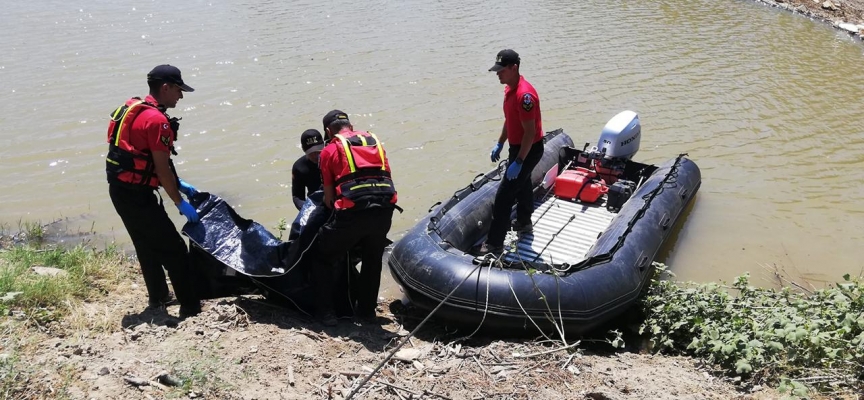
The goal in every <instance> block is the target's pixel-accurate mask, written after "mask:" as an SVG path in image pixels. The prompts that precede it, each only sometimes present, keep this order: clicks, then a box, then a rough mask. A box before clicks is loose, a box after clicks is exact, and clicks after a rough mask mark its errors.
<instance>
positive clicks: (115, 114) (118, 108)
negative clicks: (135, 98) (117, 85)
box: [111, 106, 123, 119]
mask: <svg viewBox="0 0 864 400" xmlns="http://www.w3.org/2000/svg"><path fill="white" fill-rule="evenodd" d="M122 109H123V106H120V107H117V109H116V110H114V113H112V114H111V119H117V114H120V110H122Z"/></svg>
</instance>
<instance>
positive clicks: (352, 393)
mask: <svg viewBox="0 0 864 400" xmlns="http://www.w3.org/2000/svg"><path fill="white" fill-rule="evenodd" d="M480 267H482V265H478V266H476V267H474V269H473V270H471V272H470V273H468V275H465V278H463V279H462V282H459V284H458V285H456V287H454V288H453V290H451V291H450V293H448V294H447V296H445V297H444V299H443V300H441V302H440V303H438V305H437V306H435V308H434V309H433V310H432V311H431V312H430V313H429V315H427V316H426V318H424V319H423V321H420V324H418V325H417V327H416V328H414V330H413V331H411V333H409V334H408V336H405V338H404V339H402V342H401V343H399V345H397V346H396V347H395V348H393V350H390V353H389V354H387V357H384V360H383V361H381V362H380V363H379V364H378V366H377V367H375V369H374V370H372V372H370V373H369V375H366V377H365V378H363V380H362V381H361V382H360V384H359V385H357V387H355V388H354V390H352V391H351V393H348V396H346V397H345V400H351V399H352V398H354V395H356V394H357V392H358V391H359V390H360V388H362V387H363V385H365V384H366V383H367V382H369V380H370V379H372V377H373V376H375V374H377V373H378V371H380V370H381V368H382V367H384V365H386V364H387V362H388V361H390V359H391V358H393V356H394V355H395V354H396V352H397V351H399V349H401V348H402V346H404V345H405V343H408V340H409V339H411V337H412V336H414V334H415V333H417V331H419V330H420V328H422V327H423V325H424V324H426V321H428V320H429V318H432V316H433V315H435V312H437V311H438V309H439V308H441V306H443V305H444V303H445V302H447V300H449V299H450V296H452V295H453V293H455V292H456V290H457V289H459V287H460V286H462V284H463V283H465V281H467V280H468V278H470V277H471V275H474V272H476V271H477V270H479V269H480ZM478 276H479V273H478Z"/></svg>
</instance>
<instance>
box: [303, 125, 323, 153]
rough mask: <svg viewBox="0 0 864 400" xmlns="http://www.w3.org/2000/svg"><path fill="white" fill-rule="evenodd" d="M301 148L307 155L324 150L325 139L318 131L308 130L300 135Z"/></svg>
mask: <svg viewBox="0 0 864 400" xmlns="http://www.w3.org/2000/svg"><path fill="white" fill-rule="evenodd" d="M300 147H302V148H303V152H304V153H306V154H309V153H314V152H316V151H321V150H324V138H323V137H322V136H321V132H318V130H317V129H307V130H305V131H303V133H302V134H301V135H300Z"/></svg>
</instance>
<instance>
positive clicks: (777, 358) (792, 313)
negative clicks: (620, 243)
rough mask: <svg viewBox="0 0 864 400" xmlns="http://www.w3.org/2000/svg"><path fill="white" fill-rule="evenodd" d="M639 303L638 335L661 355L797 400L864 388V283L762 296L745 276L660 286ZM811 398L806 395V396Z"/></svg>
mask: <svg viewBox="0 0 864 400" xmlns="http://www.w3.org/2000/svg"><path fill="white" fill-rule="evenodd" d="M657 267H658V268H657V270H658V277H656V278H655V280H654V282H653V283H652V286H651V288H650V289H649V293H648V294H647V295H646V296H644V297H643V299H642V300H641V304H640V306H641V308H642V312H643V313H644V314H645V320H644V322H643V323H642V325H641V326H640V328H639V332H640V334H645V335H647V336H648V337H649V338H650V342H651V345H652V346H653V349H654V350H655V351H658V352H667V353H682V354H689V355H692V356H696V357H701V358H704V359H706V360H708V361H710V362H713V363H715V364H717V365H718V366H720V367H721V368H723V369H724V370H725V371H726V372H727V373H728V374H730V375H736V376H741V377H742V378H744V379H750V380H752V381H754V382H756V381H768V382H769V383H774V384H777V383H779V384H780V387H781V388H782V389H784V390H786V391H787V392H788V393H790V394H791V395H793V396H803V395H806V393H805V392H804V391H803V389H802V388H807V387H810V388H813V389H815V390H816V391H819V392H823V393H828V392H836V391H843V390H851V391H861V390H864V385H862V383H861V379H862V378H864V364H862V363H864V282H862V281H861V280H859V279H851V278H850V276H849V275H846V276H844V277H843V278H844V280H843V282H841V283H838V284H835V285H833V286H831V287H826V288H824V289H820V290H816V291H815V292H813V293H802V292H800V291H795V290H793V289H791V288H788V287H784V288H782V289H779V290H777V289H764V288H757V287H753V286H751V285H750V284H749V276H748V275H747V274H745V275H742V276H739V277H738V278H736V279H735V282H734V283H733V284H732V285H731V286H727V285H721V284H715V283H709V284H701V285H697V284H692V283H689V284H676V283H674V282H671V281H668V280H660V279H659V275H661V274H663V272H664V271H665V267H664V266H663V265H658V266H657ZM802 393H805V394H802Z"/></svg>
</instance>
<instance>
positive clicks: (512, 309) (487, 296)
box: [388, 130, 701, 334]
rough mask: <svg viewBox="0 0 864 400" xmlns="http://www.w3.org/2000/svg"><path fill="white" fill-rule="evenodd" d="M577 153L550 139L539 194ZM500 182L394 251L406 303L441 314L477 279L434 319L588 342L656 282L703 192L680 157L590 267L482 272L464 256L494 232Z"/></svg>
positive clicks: (658, 173)
mask: <svg viewBox="0 0 864 400" xmlns="http://www.w3.org/2000/svg"><path fill="white" fill-rule="evenodd" d="M572 145H573V142H572V140H571V139H570V138H569V137H568V136H567V135H566V134H564V133H563V131H561V130H558V131H555V132H550V133H548V134H547V136H546V144H545V147H546V148H545V153H544V156H543V159H542V160H541V162H540V164H538V166H537V168H535V170H534V173H533V174H532V182H533V184H534V185H535V186H536V185H539V184H540V182H541V181H542V180H543V177H544V175H545V173H546V171H548V170H549V169H550V168H551V167H552V166H554V165H556V164H557V163H558V150H559V149H560V148H561V147H562V146H570V147H572ZM499 173H500V170H493V171H491V172H489V173H487V174H485V176H484V177H483V178H480V179H475V181H474V183H472V185H469V186H468V187H466V188H465V189H462V190H460V191H457V192H456V194H454V197H453V198H451V199H450V200H449V201H447V202H445V203H444V204H442V205H437V206H435V207H433V210H431V212H430V214H429V215H427V216H426V217H425V218H424V219H423V220H421V221H420V222H419V223H418V224H417V225H416V226H415V227H413V228H412V229H411V230H410V231H409V232H408V233H407V234H406V235H405V236H404V237H403V238H402V239H401V240H400V241H399V242H398V243H397V244H396V245H395V247H394V248H393V251H392V253H391V255H390V258H389V261H388V265H389V267H390V271H391V274H392V276H393V278H394V279H395V280H396V282H397V283H398V284H399V285H400V286H401V288H402V290H403V292H404V294H405V295H406V296H407V297H408V298H409V300H410V301H411V302H412V303H414V304H415V305H416V306H417V307H420V308H422V309H426V310H432V309H434V308H435V307H437V306H438V305H439V304H440V303H441V302H442V301H443V300H444V298H445V297H446V296H447V295H448V293H450V292H451V291H453V290H454V288H456V287H457V285H459V283H460V282H462V281H463V279H465V278H466V276H469V274H470V277H469V278H468V279H467V281H465V283H464V284H462V285H461V286H459V287H458V288H456V290H455V292H453V294H452V296H451V297H450V299H449V300H448V301H447V302H446V303H445V304H444V305H442V307H441V308H440V309H439V310H438V311H437V312H436V314H435V315H436V317H437V318H438V319H440V320H443V321H445V322H447V323H450V324H453V325H457V326H465V327H469V328H472V329H473V328H476V327H478V326H480V325H481V324H482V329H484V330H486V331H492V332H497V333H500V334H519V333H532V332H533V333H537V330H538V329H540V330H543V331H544V332H552V331H554V327H553V322H552V321H553V320H554V321H555V322H554V324H555V325H558V326H559V327H562V328H563V330H564V331H566V332H568V333H577V334H578V333H585V332H587V331H590V330H592V329H593V328H595V327H597V326H598V325H601V324H603V323H605V322H607V321H609V320H610V319H612V318H614V317H616V316H618V315H620V314H621V313H623V312H624V311H625V310H626V309H627V308H629V307H630V306H632V305H633V304H634V302H635V301H636V300H637V299H638V297H639V296H640V294H641V293H642V291H643V290H644V289H645V287H646V285H647V284H648V283H649V282H650V279H651V277H652V276H653V274H654V268H653V267H652V261H653V260H654V257H655V256H656V255H657V252H658V251H659V249H660V247H661V245H662V244H663V242H664V241H665V240H666V238H668V237H669V235H670V234H671V231H672V227H673V226H674V225H675V222H676V221H677V220H678V218H679V217H680V216H681V213H682V211H683V210H684V209H685V207H686V206H687V204H688V203H690V201H692V199H693V198H694V196H695V194H696V192H697V190H698V188H699V186H700V183H701V174H700V171H699V168H698V167H697V166H696V164H695V163H693V162H692V161H691V160H689V159H687V158H685V157H683V156H680V157H678V158H676V159H673V160H670V161H668V162H666V163H664V164H662V165H660V166H659V167H657V169H656V170H655V171H654V173H653V174H652V175H650V177H648V179H647V180H645V182H644V184H643V185H641V186H640V187H639V188H638V189H637V190H636V192H635V193H634V194H633V195H632V197H631V198H630V200H629V201H628V202H627V203H625V205H624V206H623V207H622V208H621V210H620V211H619V212H618V214H617V215H616V216H615V217H614V219H613V220H612V222H611V224H610V225H609V227H608V228H607V229H606V230H605V231H604V232H603V233H602V234H601V235H600V237H599V238H598V239H597V241H596V242H595V243H594V245H593V247H591V249H590V250H589V251H588V254H587V256H586V258H587V260H586V262H585V263H584V265H580V266H578V270H576V271H575V272H571V273H569V274H566V275H563V276H555V275H552V274H548V273H532V272H528V271H526V270H515V269H501V268H488V267H482V268H480V269H476V268H477V265H475V264H474V260H475V257H474V256H473V255H471V254H466V253H465V252H464V251H463V250H460V249H468V248H470V247H471V246H472V245H474V244H476V243H475V242H476V241H477V240H478V237H482V236H485V232H488V227H484V224H486V225H488V221H489V220H490V219H491V209H492V203H493V201H494V196H495V191H496V190H497V188H498V181H496V180H495V179H496V178H498V177H499ZM445 209H446V212H442V210H445ZM575 222H577V223H578V220H577V221H575ZM430 227H433V228H434V229H430ZM478 230H479V232H480V233H479V234H478ZM472 271H473V272H472Z"/></svg>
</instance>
